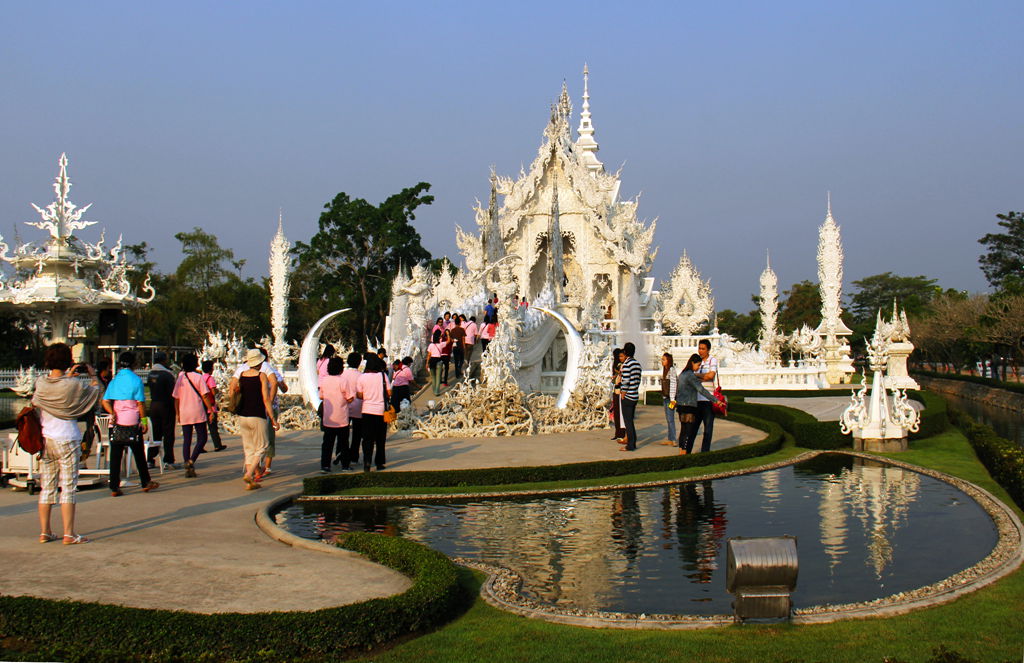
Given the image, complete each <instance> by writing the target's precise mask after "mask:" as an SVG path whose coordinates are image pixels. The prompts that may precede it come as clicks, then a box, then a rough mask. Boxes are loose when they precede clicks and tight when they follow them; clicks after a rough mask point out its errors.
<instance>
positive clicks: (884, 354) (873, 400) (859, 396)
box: [839, 312, 920, 452]
mask: <svg viewBox="0 0 1024 663" xmlns="http://www.w3.org/2000/svg"><path fill="white" fill-rule="evenodd" d="M890 338H891V328H890V327H889V326H888V325H887V324H886V323H885V322H883V321H882V314H881V312H879V314H878V318H877V320H876V323H875V333H874V334H873V335H872V337H871V340H870V341H868V343H867V352H868V361H869V362H870V365H871V370H872V373H873V376H872V380H871V385H870V387H869V385H868V383H867V376H866V375H865V379H864V385H863V386H862V387H861V388H860V389H859V390H857V391H855V392H854V393H853V395H852V396H851V402H850V406H849V407H848V408H846V410H845V411H844V412H843V415H842V418H841V419H840V422H839V423H840V429H841V430H842V431H843V433H845V434H852V435H853V443H854V449H856V450H858V451H873V452H889V451H905V450H906V449H907V435H908V434H909V433H913V432H917V430H918V427H919V425H920V415H919V414H918V412H917V410H916V409H914V407H913V406H912V405H911V404H910V402H909V400H908V399H907V393H906V390H905V389H900V388H895V387H892V388H889V389H887V384H886V376H885V371H886V367H887V366H888V363H889V348H890V344H891V340H890Z"/></svg>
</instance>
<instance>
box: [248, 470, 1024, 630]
mask: <svg viewBox="0 0 1024 663" xmlns="http://www.w3.org/2000/svg"><path fill="white" fill-rule="evenodd" d="M822 454H843V455H846V456H850V457H853V458H862V459H866V460H872V461H875V462H879V463H885V464H888V465H892V466H894V467H899V468H902V469H906V470H910V471H913V472H917V473H919V474H923V475H925V476H929V477H932V478H934V479H938V480H940V481H943V482H945V483H948V484H950V485H952V486H953V487H955V488H957V489H958V490H960V491H962V492H963V493H965V494H966V495H967V496H969V497H970V498H971V499H973V500H974V501H975V502H976V503H977V504H978V505H979V506H980V507H981V508H982V509H983V510H984V511H985V513H987V514H988V516H989V517H990V518H991V519H992V522H993V524H994V525H995V527H996V533H997V535H998V540H997V541H996V544H995V546H993V548H992V550H991V552H989V554H988V555H986V556H985V557H984V558H983V559H981V560H980V561H979V562H978V563H976V564H973V565H972V566H970V567H968V568H966V569H963V570H962V571H960V572H958V573H956V574H954V575H952V576H949V577H948V578H945V579H943V580H940V581H938V582H935V583H932V584H930V585H925V586H923V587H919V588H917V589H913V590H909V591H906V592H899V593H897V594H893V595H890V596H885V597H881V598H877V599H872V600H871V601H863V602H859V603H845V604H838V605H817V606H810V607H807V608H800V609H797V610H794V611H793V614H792V617H791V619H790V621H791V622H792V623H794V624H823V623H829V622H835V621H840V620H846V619H863V618H868V617H892V616H896V615H903V614H906V613H909V612H913V611H916V610H922V609H924V608H929V607H932V606H937V605H942V604H945V603H949V602H951V601H954V600H956V599H957V598H959V597H961V596H963V595H965V594H968V593H971V592H974V591H977V590H978V589H981V588H982V587H986V586H988V585H990V584H992V583H994V582H996V581H998V580H1000V579H1002V578H1004V577H1006V576H1007V575H1009V574H1010V573H1012V572H1014V571H1015V570H1016V569H1017V568H1018V567H1020V566H1021V564H1022V563H1024V525H1022V524H1021V521H1020V519H1019V518H1018V517H1017V514H1016V513H1014V511H1013V509H1012V508H1011V507H1010V506H1008V505H1007V504H1005V503H1003V501H1002V500H1000V499H998V498H997V497H995V496H994V495H992V494H991V493H990V492H988V491H987V490H985V489H984V488H982V487H980V486H977V485H975V484H973V483H971V482H970V481H967V480H965V479H961V478H959V477H955V476H953V475H951V474H946V473H945V472H939V471H937V470H932V469H929V468H926V467H921V466H919V465H913V464H911V463H907V462H904V461H900V460H895V459H892V458H889V457H886V456H878V455H874V454H867V453H860V452H855V451H843V450H814V451H807V452H804V453H801V454H798V455H796V456H793V457H792V458H788V459H785V460H781V461H776V462H773V463H766V464H763V465H758V466H756V467H747V468H741V469H735V470H729V471H725V472H712V473H708V474H702V475H698V476H692V477H682V478H676V479H660V480H657V481H648V482H640V483H624V484H614V485H599V486H583V487H572V488H547V489H531V490H516V491H488V492H466V493H425V494H416V493H406V494H400V495H302V494H301V493H300V494H295V495H286V496H284V497H281V498H278V499H275V500H273V501H271V502H269V503H267V504H266V505H264V506H263V507H262V508H261V509H260V510H259V511H258V512H257V513H256V524H257V526H258V527H259V528H260V529H261V530H262V531H263V532H264V533H265V534H267V535H268V536H269V537H270V538H272V539H275V540H277V541H279V542H281V543H285V544H287V545H291V546H295V547H301V548H307V549H317V550H323V549H324V548H326V547H330V546H328V545H327V544H324V543H322V542H319V541H314V540H312V539H306V538H303V537H300V536H298V535H296V534H292V533H291V532H288V531H286V530H285V529H284V528H282V527H280V526H279V525H278V524H277V523H276V521H275V519H274V514H275V513H277V512H278V511H280V510H281V509H283V508H284V507H286V506H287V505H288V504H291V503H293V502H320V501H360V502H382V501H383V502H398V501H410V500H424V501H425V500H430V501H453V500H463V499H473V498H483V497H486V498H490V497H518V496H531V495H557V494H562V495H568V494H578V493H593V492H606V491H614V490H622V489H631V488H649V487H658V486H666V485H676V484H683V483H693V482H698V481H708V480H714V479H724V478H728V477H734V476H742V475H746V474H756V473H758V472H767V471H771V470H775V469H779V468H782V467H787V466H790V465H796V464H797V463H800V462H803V461H806V460H810V459H812V458H815V457H817V456H819V455H822ZM453 559H454V561H455V562H457V563H458V564H461V565H462V566H466V567H468V568H472V569H475V570H478V571H482V572H484V573H486V574H487V579H486V580H485V581H484V583H483V584H482V585H481V587H480V596H481V598H483V599H484V601H486V602H487V603H488V604H490V605H492V606H494V607H496V608H499V609H501V610H505V611H507V612H512V613H514V614H518V615H522V616H524V617H530V618H533V619H541V620H544V621H548V622H553V623H558V624H568V625H574V626H585V627H590V628H619V629H671V630H675V629H703V628H714V627H718V626H727V625H730V624H733V623H735V620H734V619H733V616H732V615H686V614H653V613H652V614H636V613H623V612H606V611H589V610H582V609H580V610H574V609H571V608H561V609H560V608H556V607H554V606H547V605H544V604H540V603H536V602H534V601H531V600H530V599H528V598H526V597H525V596H523V595H522V593H521V592H520V591H519V589H520V586H521V578H520V576H519V574H517V573H516V572H515V571H513V570H511V569H508V568H506V567H501V566H494V565H489V564H485V563H483V562H479V561H477V560H471V559H467V558H453Z"/></svg>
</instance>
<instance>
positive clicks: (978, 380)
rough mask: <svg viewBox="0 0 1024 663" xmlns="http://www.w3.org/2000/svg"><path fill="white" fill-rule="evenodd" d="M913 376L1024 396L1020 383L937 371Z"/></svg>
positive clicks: (1023, 389) (914, 373)
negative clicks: (980, 386) (961, 383)
mask: <svg viewBox="0 0 1024 663" xmlns="http://www.w3.org/2000/svg"><path fill="white" fill-rule="evenodd" d="M912 374H913V375H923V376H924V377H929V378H938V379H940V380H959V381H960V382H973V383H975V384H983V385H985V386H986V387H992V388H993V389H1004V390H1006V391H1012V392H1015V393H1018V394H1024V384H1022V383H1020V382H1003V381H1002V380H993V379H992V378H983V377H981V376H980V375H961V374H959V373H939V372H938V371H919V370H916V369H915V370H914V371H913V372H912Z"/></svg>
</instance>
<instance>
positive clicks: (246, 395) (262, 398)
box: [228, 350, 279, 490]
mask: <svg viewBox="0 0 1024 663" xmlns="http://www.w3.org/2000/svg"><path fill="white" fill-rule="evenodd" d="M262 365H263V353H262V352H260V351H259V350H249V351H248V352H247V353H246V354H245V370H243V371H242V372H241V373H240V374H239V376H238V377H233V378H231V385H230V386H229V387H228V391H229V395H230V397H231V399H232V401H234V400H235V399H236V398H237V405H236V407H235V414H236V415H238V418H237V421H238V428H239V432H240V433H241V435H242V449H243V450H244V451H245V469H244V471H243V473H242V481H244V482H245V489H246V490H255V489H257V488H259V487H260V483H259V480H260V479H261V478H263V462H264V459H265V457H266V455H267V446H268V445H269V444H270V439H269V434H268V433H267V428H268V423H269V426H270V427H273V428H275V429H277V428H279V425H278V423H277V419H276V418H275V416H274V400H273V396H272V395H271V387H270V378H269V377H267V374H266V373H264V372H262V371H261V370H260V367H261V366H262Z"/></svg>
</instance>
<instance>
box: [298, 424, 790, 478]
mask: <svg viewBox="0 0 1024 663" xmlns="http://www.w3.org/2000/svg"><path fill="white" fill-rule="evenodd" d="M729 417H730V418H731V419H735V420H736V421H739V422H740V423H742V424H746V425H747V426H751V427H752V428H757V429H759V430H763V431H765V432H766V433H768V435H767V436H766V437H765V439H764V440H761V441H760V442H755V443H754V444H745V445H742V446H738V447H731V448H729V449H719V450H717V451H710V452H708V453H700V454H689V455H686V456H659V457H657V458H634V459H629V460H601V461H592V462H587V463H570V464H568V465H545V466H539V467H493V468H481V469H473V470H438V471H425V470H424V471H418V472H373V473H368V472H356V473H354V474H329V475H320V476H313V477H307V478H305V479H303V480H302V491H303V493H304V494H306V495H330V494H332V493H337V492H341V491H343V490H349V489H352V488H369V487H373V486H401V487H407V488H416V487H421V488H422V487H431V488H436V487H443V486H498V485H503V484H511V483H543V482H547V481H572V480H579V479H601V478H605V477H615V476H623V475H627V474H646V473H649V472H669V471H673V470H681V469H684V468H687V467H701V466H704V465H714V464H716V463H731V462H734V461H737V460H743V459H745V458H754V457H755V456H764V455H766V454H769V453H772V452H773V451H776V450H778V449H779V447H781V446H782V442H783V439H784V433H783V430H782V428H780V427H779V426H778V424H775V423H773V422H770V421H763V420H761V419H755V418H753V417H750V416H744V415H736V416H735V417H733V416H732V415H731V414H730V415H729ZM514 442H515V440H514V439H511V440H510V443H514Z"/></svg>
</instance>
